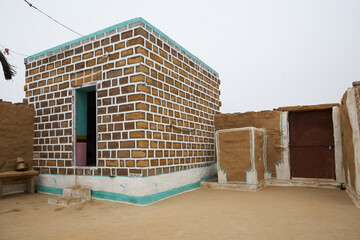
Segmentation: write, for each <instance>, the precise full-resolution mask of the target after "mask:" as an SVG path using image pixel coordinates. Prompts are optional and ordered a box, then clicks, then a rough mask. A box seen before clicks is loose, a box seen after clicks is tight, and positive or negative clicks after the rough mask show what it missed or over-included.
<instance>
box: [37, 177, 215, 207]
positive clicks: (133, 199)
mask: <svg viewBox="0 0 360 240" xmlns="http://www.w3.org/2000/svg"><path fill="white" fill-rule="evenodd" d="M216 177H217V174H212V175H208V176H205V177H202V178H200V180H199V181H196V182H194V183H190V184H187V185H184V186H181V187H177V188H173V189H170V190H167V191H164V192H159V193H154V194H150V195H146V196H130V195H126V194H121V193H114V192H106V191H94V190H91V195H92V197H94V198H101V199H107V200H113V201H119V202H128V203H134V204H139V205H147V204H150V203H153V202H157V201H159V200H161V199H164V198H168V197H171V196H174V195H177V194H179V193H182V192H185V191H189V190H192V189H195V188H198V187H200V184H201V182H202V181H205V180H207V179H211V178H216ZM35 187H36V189H37V190H38V189H39V190H38V191H39V192H47V193H53V194H61V195H62V193H63V189H61V188H55V187H46V186H41V185H36V186H35ZM40 189H41V190H40Z"/></svg>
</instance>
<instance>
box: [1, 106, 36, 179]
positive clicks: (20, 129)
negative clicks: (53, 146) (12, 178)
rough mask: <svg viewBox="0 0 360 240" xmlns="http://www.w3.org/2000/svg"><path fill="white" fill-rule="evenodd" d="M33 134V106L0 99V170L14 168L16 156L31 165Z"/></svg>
mask: <svg viewBox="0 0 360 240" xmlns="http://www.w3.org/2000/svg"><path fill="white" fill-rule="evenodd" d="M33 135H34V110H33V108H31V107H29V106H27V105H25V104H12V103H9V102H3V101H2V100H0V172H5V171H9V170H14V168H15V162H16V160H17V158H18V157H21V158H23V159H24V160H25V161H26V162H27V163H28V164H29V166H30V167H31V165H32V160H33Z"/></svg>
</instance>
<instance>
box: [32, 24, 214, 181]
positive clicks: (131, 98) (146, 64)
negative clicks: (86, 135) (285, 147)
mask: <svg viewBox="0 0 360 240" xmlns="http://www.w3.org/2000/svg"><path fill="white" fill-rule="evenodd" d="M197 60H198V59H195V58H193V56H190V55H189V54H188V52H186V51H184V50H183V49H182V48H181V47H180V46H179V45H177V44H176V43H175V42H174V41H172V40H171V39H169V38H167V37H166V36H164V34H159V33H158V31H154V30H153V27H152V26H148V25H146V24H144V23H143V22H137V23H134V24H129V25H126V26H122V27H121V28H117V29H112V30H110V31H108V32H105V33H101V34H100V35H96V36H91V37H88V38H86V39H80V40H79V41H77V42H74V43H71V44H68V45H66V44H65V45H64V46H63V47H62V48H59V49H57V50H54V51H48V52H45V53H44V54H42V55H39V56H36V57H34V58H28V59H27V60H26V63H25V64H26V84H25V91H26V99H27V100H28V102H29V104H30V105H31V106H33V107H34V108H35V111H36V112H35V137H34V162H33V163H34V166H36V168H38V169H40V170H41V173H49V174H66V175H73V174H77V175H104V176H109V175H115V176H116V175H122V176H124V175H125V176H127V175H130V176H148V175H155V174H162V173H169V172H174V171H179V170H185V169H189V168H193V167H199V166H207V165H209V164H210V163H213V162H214V161H215V159H214V149H215V140H214V138H215V136H214V130H215V129H214V115H215V113H216V112H217V111H218V110H219V106H220V101H219V95H220V91H219V84H220V80H219V78H218V75H217V73H216V72H214V71H213V70H212V69H209V68H208V67H207V66H206V65H204V64H203V63H200V62H199V61H197ZM93 83H94V84H96V88H97V90H96V91H97V131H98V135H97V138H98V142H97V149H98V151H97V166H96V168H94V167H92V168H86V167H76V166H74V161H73V160H74V159H73V158H74V156H73V150H74V141H75V140H74V138H73V135H74V120H73V119H74V108H73V106H74V97H73V96H74V88H76V87H79V86H84V85H89V84H93Z"/></svg>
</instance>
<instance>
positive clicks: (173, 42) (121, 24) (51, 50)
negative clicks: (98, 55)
mask: <svg viewBox="0 0 360 240" xmlns="http://www.w3.org/2000/svg"><path fill="white" fill-rule="evenodd" d="M136 22H142V23H143V24H145V25H146V26H148V27H149V28H151V29H152V30H153V31H154V32H156V33H157V34H159V35H160V36H162V37H163V38H165V39H166V40H167V41H168V42H170V43H171V44H173V45H175V46H176V47H178V48H179V49H181V50H182V51H184V52H185V53H186V54H187V55H189V56H190V57H192V58H193V59H195V60H196V61H197V62H199V63H200V64H202V65H203V66H205V67H206V68H208V69H209V70H210V71H211V72H213V73H215V74H216V75H217V76H219V74H218V73H217V72H216V71H215V70H214V69H213V68H211V67H210V66H209V65H207V64H206V63H204V62H203V61H201V60H200V59H199V58H198V57H196V56H195V55H193V54H192V53H190V52H189V51H188V50H186V49H185V48H183V47H182V46H181V45H180V44H178V43H177V42H175V41H174V40H172V39H171V38H170V37H168V36H167V35H166V34H165V33H163V32H162V31H160V30H159V29H157V28H156V27H154V26H153V25H152V24H150V23H149V22H147V21H146V20H145V19H143V18H141V17H137V18H133V19H130V20H127V21H125V22H122V23H119V24H115V25H113V26H110V27H107V28H104V29H102V30H99V31H97V32H94V33H91V34H89V35H86V36H84V37H80V38H77V39H75V40H72V41H69V42H66V43H63V44H60V45H58V46H55V47H52V48H49V49H47V50H44V51H42V52H39V53H36V54H34V55H31V56H29V57H27V58H26V60H27V61H28V60H30V59H32V58H35V57H38V56H41V55H43V54H46V53H49V52H53V51H55V50H58V49H61V48H64V47H67V46H70V45H72V44H74V43H78V42H80V41H83V40H87V39H89V38H92V37H95V36H98V35H100V34H103V33H106V32H110V31H112V30H115V29H118V28H122V27H125V26H127V25H130V24H133V23H136Z"/></svg>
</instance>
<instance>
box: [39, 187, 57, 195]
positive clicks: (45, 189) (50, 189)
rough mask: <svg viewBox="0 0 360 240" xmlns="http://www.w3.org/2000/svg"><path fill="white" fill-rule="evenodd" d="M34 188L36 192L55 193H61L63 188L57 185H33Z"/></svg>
mask: <svg viewBox="0 0 360 240" xmlns="http://www.w3.org/2000/svg"><path fill="white" fill-rule="evenodd" d="M35 190H36V191H38V192H46V193H51V194H56V195H63V189H62V188H57V187H47V186H42V185H35Z"/></svg>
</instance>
